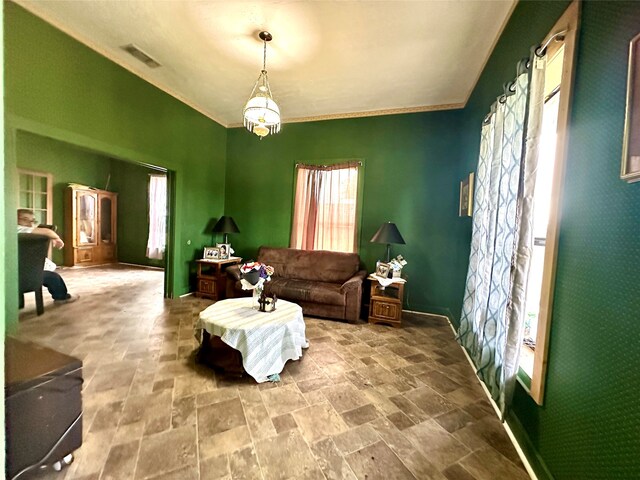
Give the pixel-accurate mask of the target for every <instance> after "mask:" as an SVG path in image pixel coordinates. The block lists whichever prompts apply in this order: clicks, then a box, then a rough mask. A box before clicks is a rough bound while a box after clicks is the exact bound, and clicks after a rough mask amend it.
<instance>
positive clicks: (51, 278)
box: [42, 270, 70, 300]
mask: <svg viewBox="0 0 640 480" xmlns="http://www.w3.org/2000/svg"><path fill="white" fill-rule="evenodd" d="M42 285H44V286H45V287H47V290H49V293H50V294H51V296H52V297H53V299H54V300H66V299H67V298H69V296H70V295H69V293H68V292H67V286H66V285H65V283H64V280H63V279H62V277H61V276H60V275H58V274H57V273H56V272H50V271H48V270H45V271H44V272H43V273H42Z"/></svg>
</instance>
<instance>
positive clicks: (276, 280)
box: [266, 277, 345, 305]
mask: <svg viewBox="0 0 640 480" xmlns="http://www.w3.org/2000/svg"><path fill="white" fill-rule="evenodd" d="M266 288H267V291H268V293H269V295H273V294H274V293H275V294H276V295H277V296H278V297H280V298H285V299H287V300H291V301H293V302H314V303H324V304H330V305H344V304H345V295H344V293H343V292H341V291H340V285H339V284H337V283H327V282H310V281H308V280H298V279H294V278H282V277H272V278H271V281H270V282H269V283H267V284H266Z"/></svg>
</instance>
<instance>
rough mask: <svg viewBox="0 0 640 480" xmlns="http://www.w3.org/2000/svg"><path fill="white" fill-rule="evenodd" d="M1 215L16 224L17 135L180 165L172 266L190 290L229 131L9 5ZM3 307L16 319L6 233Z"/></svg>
mask: <svg viewBox="0 0 640 480" xmlns="http://www.w3.org/2000/svg"><path fill="white" fill-rule="evenodd" d="M4 6H5V25H4V26H5V29H4V41H5V62H6V63H5V67H6V68H5V73H6V76H5V88H6V90H5V102H6V113H7V117H6V120H7V121H6V125H5V127H6V130H5V132H6V135H7V141H6V146H7V152H6V159H5V161H6V165H5V167H6V177H5V188H6V192H5V195H4V198H5V201H6V212H7V213H5V221H6V224H7V225H9V226H10V227H14V226H15V218H14V217H15V214H13V212H15V203H16V202H15V195H16V193H15V191H16V177H17V176H16V155H17V137H18V132H20V131H27V132H30V133H35V134H38V135H40V136H44V137H50V138H53V139H56V140H60V141H64V142H66V143H70V144H73V145H76V146H78V147H81V148H83V149H87V150H90V151H93V152H99V153H101V154H103V155H105V156H107V157H109V158H115V159H119V160H125V161H130V162H137V163H143V164H147V165H156V166H159V167H163V168H166V169H168V170H171V171H172V172H175V208H174V210H173V222H174V223H175V236H174V239H173V240H174V241H173V246H174V252H173V256H172V257H171V258H172V260H171V261H170V264H169V265H168V266H167V267H168V270H169V271H170V275H171V278H172V283H171V285H170V287H171V290H172V291H173V293H174V294H176V295H179V294H183V293H186V292H188V291H189V290H190V288H189V275H190V264H191V262H192V261H193V258H194V256H195V255H196V254H197V252H198V250H199V249H200V248H201V247H202V246H204V245H205V244H206V243H207V238H209V237H208V236H207V235H205V234H203V233H202V232H203V229H204V226H205V225H206V223H207V221H208V220H209V219H210V218H211V217H212V216H219V215H221V214H222V211H223V205H224V168H225V158H226V135H227V133H226V130H225V129H224V128H223V127H222V126H220V125H218V124H216V123H215V122H213V121H211V120H210V119H208V118H206V117H204V116H202V115H201V114H199V113H198V112H195V111H194V110H193V109H191V108H190V107H188V106H186V105H184V104H183V103H181V102H179V101H178V100H176V99H174V98H173V97H171V96H169V95H167V94H165V93H164V92H162V91H160V90H158V89H157V88H155V87H154V86H152V85H150V84H148V83H147V82H145V81H144V80H142V79H140V78H138V77H136V76H134V75H133V74H131V73H129V72H128V71H126V70H124V69H122V68H121V67H119V66H118V65H116V64H114V63H113V62H111V61H110V60H107V59H106V58H104V57H102V56H100V55H99V54H97V53H95V52H94V51H92V50H90V49H89V48H87V47H85V46H84V45H82V44H80V43H78V42H76V41H75V40H73V39H72V38H70V37H69V36H67V35H65V34H64V33H62V32H60V31H59V30H56V29H55V28H53V27H52V26H50V25H48V24H47V23H45V22H43V21H42V20H40V19H38V18H37V17H35V16H33V15H31V14H30V13H28V12H27V11H25V10H24V9H23V8H21V7H19V6H17V5H16V4H14V3H10V2H7V3H5V5H4ZM6 250H7V257H6V261H5V266H6V272H7V283H6V289H7V298H6V302H5V304H6V310H7V313H8V323H9V324H12V325H14V324H15V321H16V317H17V294H16V291H17V266H16V260H15V257H16V250H17V240H16V238H15V235H8V236H7V245H6Z"/></svg>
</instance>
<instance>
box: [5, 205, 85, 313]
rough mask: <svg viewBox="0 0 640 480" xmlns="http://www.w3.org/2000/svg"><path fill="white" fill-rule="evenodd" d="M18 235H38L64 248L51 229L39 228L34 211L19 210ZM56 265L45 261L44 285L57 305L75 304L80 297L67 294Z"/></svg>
mask: <svg viewBox="0 0 640 480" xmlns="http://www.w3.org/2000/svg"><path fill="white" fill-rule="evenodd" d="M18 233H37V234H38V235H44V236H46V237H49V238H50V239H51V243H52V244H53V246H54V247H55V248H62V247H64V242H63V241H62V240H61V239H60V237H59V236H58V234H57V233H56V232H54V231H53V230H51V229H49V228H39V227H38V226H37V222H36V217H35V215H34V214H33V211H31V210H27V209H24V208H21V209H19V210H18ZM55 269H56V264H55V263H53V262H52V261H51V260H49V259H48V258H47V259H45V263H44V272H43V274H42V284H43V285H44V286H45V287H47V290H49V293H50V294H51V296H52V297H53V302H54V303H55V304H56V305H59V304H65V303H71V302H75V301H76V300H77V299H78V298H79V297H78V296H77V295H71V294H69V292H67V285H66V284H65V283H64V280H63V279H62V277H61V276H60V275H58V274H57V273H56V272H54V270H55Z"/></svg>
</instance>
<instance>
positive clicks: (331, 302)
mask: <svg viewBox="0 0 640 480" xmlns="http://www.w3.org/2000/svg"><path fill="white" fill-rule="evenodd" d="M257 260H258V261H259V262H262V263H264V264H266V265H271V266H272V267H273V268H274V270H275V272H274V274H273V275H272V276H271V281H270V282H267V283H266V284H265V292H266V293H267V294H268V295H273V294H274V293H275V294H276V295H277V296H278V298H281V299H284V300H289V301H292V302H295V303H297V304H298V305H300V306H301V307H302V311H303V312H304V313H305V314H306V315H313V316H319V317H328V318H337V319H340V320H348V321H349V322H356V321H357V320H358V319H359V318H360V303H361V299H362V281H363V280H364V279H365V278H366V276H367V271H366V270H360V256H359V255H358V254H357V253H340V252H328V251H323V250H315V251H311V250H296V249H294V248H275V247H260V250H259V251H258V258H257ZM226 293H227V298H233V297H241V296H250V295H251V291H247V290H242V287H241V285H240V268H239V266H233V267H229V268H227V292H226Z"/></svg>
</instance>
